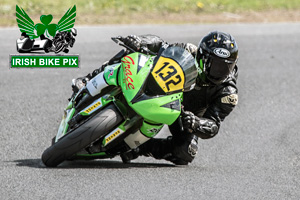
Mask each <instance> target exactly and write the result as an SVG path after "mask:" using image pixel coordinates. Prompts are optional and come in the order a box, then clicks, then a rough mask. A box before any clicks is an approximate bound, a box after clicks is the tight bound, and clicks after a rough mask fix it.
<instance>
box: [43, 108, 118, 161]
mask: <svg viewBox="0 0 300 200" xmlns="http://www.w3.org/2000/svg"><path fill="white" fill-rule="evenodd" d="M122 121H123V117H122V116H121V114H120V113H119V111H118V110H117V108H116V107H115V106H114V105H113V104H111V105H109V106H107V107H105V108H104V109H103V110H101V111H100V112H99V113H97V114H96V115H95V116H94V117H92V118H91V119H89V120H87V121H86V122H84V123H83V124H82V125H81V126H79V127H78V128H76V129H74V130H71V131H69V133H67V134H66V135H65V136H64V137H62V138H61V139H60V140H59V141H57V142H56V143H54V144H53V145H52V146H50V147H49V148H47V149H46V150H45V151H44V153H43V154H42V161H43V163H44V164H45V165H46V166H47V167H56V166H57V165H59V164H61V163H62V162H63V161H65V160H67V159H69V158H71V157H72V156H73V155H74V154H76V153H77V152H79V151H80V150H82V149H84V148H85V147H87V146H89V145H90V144H91V143H93V142H94V141H96V140H97V139H99V138H100V137H102V136H104V135H106V134H108V133H109V132H110V131H111V130H113V129H114V128H116V127H117V126H118V125H119V124H120V123H121V122H122Z"/></svg>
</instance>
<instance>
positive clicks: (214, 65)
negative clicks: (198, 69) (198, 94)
mask: <svg viewBox="0 0 300 200" xmlns="http://www.w3.org/2000/svg"><path fill="white" fill-rule="evenodd" d="M235 63H236V62H235V61H230V60H226V59H220V58H218V59H216V58H214V57H212V58H211V59H209V61H208V65H207V73H206V75H207V78H208V79H209V80H210V81H212V82H213V83H215V84H219V83H221V82H223V81H224V80H225V79H226V78H227V77H228V75H229V74H230V73H231V72H232V70H233V68H234V66H235Z"/></svg>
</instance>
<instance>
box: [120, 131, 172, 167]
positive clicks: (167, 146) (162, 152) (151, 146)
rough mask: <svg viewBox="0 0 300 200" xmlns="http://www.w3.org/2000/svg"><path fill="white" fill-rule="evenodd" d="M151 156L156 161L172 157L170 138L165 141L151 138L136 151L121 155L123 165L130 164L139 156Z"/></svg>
mask: <svg viewBox="0 0 300 200" xmlns="http://www.w3.org/2000/svg"><path fill="white" fill-rule="evenodd" d="M141 155H143V156H147V157H148V156H151V157H154V158H156V159H167V158H168V157H170V156H172V136H169V137H167V138H165V139H160V138H159V139H158V138H152V139H150V140H149V141H147V142H146V143H144V144H143V145H141V146H139V147H138V148H136V149H133V150H131V151H128V152H126V153H123V154H121V155H120V156H121V158H122V161H123V163H130V161H131V160H134V159H136V158H138V157H139V156H141Z"/></svg>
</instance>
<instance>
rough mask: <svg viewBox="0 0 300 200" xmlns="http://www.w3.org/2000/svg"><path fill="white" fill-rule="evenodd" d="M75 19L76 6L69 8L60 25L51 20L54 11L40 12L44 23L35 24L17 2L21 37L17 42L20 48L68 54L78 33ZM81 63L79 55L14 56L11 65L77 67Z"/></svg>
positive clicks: (22, 49)
mask: <svg viewBox="0 0 300 200" xmlns="http://www.w3.org/2000/svg"><path fill="white" fill-rule="evenodd" d="M75 18H76V5H74V6H72V7H70V8H69V9H68V10H67V12H66V13H65V14H64V15H63V16H62V18H61V19H60V20H59V21H58V23H57V24H56V23H53V22H52V20H53V15H51V14H48V15H41V16H40V22H41V23H36V24H35V23H34V22H33V20H32V19H31V18H30V17H29V15H28V14H27V13H26V12H25V10H24V9H22V8H21V7H19V6H18V5H16V21H17V23H18V27H19V29H20V31H21V37H20V38H18V39H17V42H16V43H17V44H16V46H17V51H18V52H19V53H34V52H36V51H40V52H39V53H41V51H42V52H44V53H49V52H54V53H55V54H58V53H68V52H69V49H70V48H72V47H73V46H74V43H75V37H76V36H77V30H76V29H75V28H74V24H75ZM38 38H39V39H38ZM78 62H79V57H78V55H70V56H69V55H68V56H51V55H49V56H42V55H40V54H39V55H31V56H20V55H11V67H28V66H29V67H61V66H63V67H78Z"/></svg>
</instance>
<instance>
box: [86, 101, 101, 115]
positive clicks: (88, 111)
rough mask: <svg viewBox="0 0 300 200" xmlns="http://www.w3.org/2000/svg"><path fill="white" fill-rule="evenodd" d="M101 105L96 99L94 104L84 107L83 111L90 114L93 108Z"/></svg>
mask: <svg viewBox="0 0 300 200" xmlns="http://www.w3.org/2000/svg"><path fill="white" fill-rule="evenodd" d="M100 105H101V102H100V101H98V102H97V103H95V104H94V105H92V106H91V107H89V108H88V109H86V110H85V111H84V112H86V113H88V114H90V113H92V111H94V110H95V108H97V107H99V106H100Z"/></svg>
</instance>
